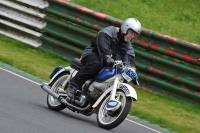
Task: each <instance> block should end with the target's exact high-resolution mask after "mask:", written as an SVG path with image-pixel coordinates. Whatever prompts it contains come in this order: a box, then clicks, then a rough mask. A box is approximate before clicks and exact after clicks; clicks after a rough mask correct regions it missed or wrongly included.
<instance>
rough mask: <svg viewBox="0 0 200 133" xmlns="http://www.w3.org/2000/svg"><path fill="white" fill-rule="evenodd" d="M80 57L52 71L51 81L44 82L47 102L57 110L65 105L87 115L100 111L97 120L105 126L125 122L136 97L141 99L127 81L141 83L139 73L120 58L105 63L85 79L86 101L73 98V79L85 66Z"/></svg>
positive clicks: (42, 86)
mask: <svg viewBox="0 0 200 133" xmlns="http://www.w3.org/2000/svg"><path fill="white" fill-rule="evenodd" d="M81 67H83V66H82V64H81V63H80V60H79V59H78V58H74V59H73V60H72V63H71V66H68V67H65V68H63V67H61V66H58V67H56V68H55V69H54V71H53V72H52V73H51V75H50V79H51V80H50V82H49V83H44V84H42V85H41V88H42V89H43V90H44V91H46V92H47V93H48V94H47V105H48V107H49V108H50V109H52V110H54V111H61V110H63V109H65V108H68V109H69V110H71V111H73V112H77V113H81V114H83V115H86V116H90V115H92V114H93V113H96V114H97V123H98V125H99V126H100V127H101V128H104V129H112V128H115V127H117V126H118V125H119V124H121V123H122V122H123V121H124V119H125V118H126V116H127V115H128V113H129V111H130V108H131V105H132V101H137V94H136V91H135V89H134V88H133V87H132V86H131V85H129V84H127V82H130V81H133V82H134V84H136V85H139V84H138V80H137V73H136V72H135V71H134V69H132V68H129V67H126V66H124V65H123V62H122V61H120V60H116V61H115V63H114V66H113V67H104V68H103V69H102V70H101V71H100V72H99V73H98V74H97V75H96V76H95V77H94V78H92V79H90V80H88V81H86V82H85V84H84V85H83V86H82V92H83V93H84V94H85V96H86V99H87V100H86V101H79V100H78V99H77V98H76V97H74V98H70V97H69V96H68V94H67V89H68V88H69V86H70V85H69V84H70V79H71V78H72V77H74V76H75V75H76V73H77V72H78V70H80V69H81Z"/></svg>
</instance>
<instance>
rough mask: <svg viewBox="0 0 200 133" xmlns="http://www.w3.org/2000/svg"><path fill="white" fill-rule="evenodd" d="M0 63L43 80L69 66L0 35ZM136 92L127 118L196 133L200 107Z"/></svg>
mask: <svg viewBox="0 0 200 133" xmlns="http://www.w3.org/2000/svg"><path fill="white" fill-rule="evenodd" d="M0 61H1V62H5V63H7V64H10V65H12V66H14V67H17V68H19V69H21V70H24V71H26V72H28V73H31V74H33V75H35V76H38V77H40V78H42V79H45V80H49V74H50V73H51V71H52V70H53V69H54V68H55V67H56V66H58V65H60V66H68V65H69V63H68V62H65V61H64V60H62V59H61V58H60V57H58V56H56V55H52V54H50V53H48V52H43V51H40V50H37V49H34V48H31V47H29V46H26V45H24V44H22V43H21V42H18V41H15V40H13V39H10V38H8V37H5V36H2V35H0ZM136 91H137V95H138V101H137V102H133V105H132V109H131V111H130V115H133V116H137V117H139V118H141V119H144V120H148V121H149V122H150V123H153V124H158V125H160V126H161V127H164V128H168V129H170V130H172V131H176V132H180V133H188V132H189V133H197V132H199V122H200V117H199V110H200V106H198V105H191V104H187V103H182V102H179V101H177V100H175V99H172V98H169V97H168V98H167V97H163V96H158V95H153V94H152V93H149V92H147V91H144V90H140V89H136Z"/></svg>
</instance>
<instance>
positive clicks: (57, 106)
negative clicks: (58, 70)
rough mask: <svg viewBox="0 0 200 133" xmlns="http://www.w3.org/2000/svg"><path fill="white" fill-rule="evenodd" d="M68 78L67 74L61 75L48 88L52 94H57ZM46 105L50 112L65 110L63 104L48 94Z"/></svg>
mask: <svg viewBox="0 0 200 133" xmlns="http://www.w3.org/2000/svg"><path fill="white" fill-rule="evenodd" d="M68 76H69V74H67V73H65V74H61V75H60V76H58V77H57V78H56V79H55V80H54V81H53V82H52V83H51V84H50V85H49V86H50V87H51V89H52V90H53V91H54V92H56V93H59V87H61V86H62V84H63V82H64V81H65V80H66V79H67V77H68ZM47 105H48V107H49V108H50V109H51V110H54V111H61V110H63V109H65V108H66V106H65V105H64V104H62V103H60V102H59V101H58V100H57V99H56V98H54V97H53V96H51V95H49V94H47Z"/></svg>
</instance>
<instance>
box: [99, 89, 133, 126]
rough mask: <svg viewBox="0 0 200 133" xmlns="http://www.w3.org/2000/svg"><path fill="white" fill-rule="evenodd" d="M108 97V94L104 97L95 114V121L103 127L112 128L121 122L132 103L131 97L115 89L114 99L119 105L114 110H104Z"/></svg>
mask: <svg viewBox="0 0 200 133" xmlns="http://www.w3.org/2000/svg"><path fill="white" fill-rule="evenodd" d="M109 99H110V96H108V97H107V98H105V100H104V101H103V103H102V104H101V106H100V108H99V111H98V114H97V123H98V124H99V126H100V127H102V128H104V129H112V128H115V127H117V126H118V125H119V124H121V123H122V122H123V121H124V119H125V118H126V116H127V115H128V113H129V111H130V108H131V104H132V99H131V97H126V95H125V94H124V92H122V91H117V92H116V95H115V99H116V100H118V101H120V102H121V107H120V108H119V109H118V110H116V111H115V112H108V111H107V110H106V103H107V102H108V101H109Z"/></svg>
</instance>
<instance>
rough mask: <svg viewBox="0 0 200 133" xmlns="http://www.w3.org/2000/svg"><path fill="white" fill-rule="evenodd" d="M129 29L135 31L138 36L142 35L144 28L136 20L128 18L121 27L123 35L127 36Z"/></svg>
mask: <svg viewBox="0 0 200 133" xmlns="http://www.w3.org/2000/svg"><path fill="white" fill-rule="evenodd" d="M129 29H131V30H133V31H134V32H136V33H137V34H138V35H140V33H141V30H142V26H141V24H140V22H139V21H138V20H137V19H136V18H128V19H126V20H125V21H124V22H123V23H122V25H121V32H122V34H127V31H128V30H129Z"/></svg>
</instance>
